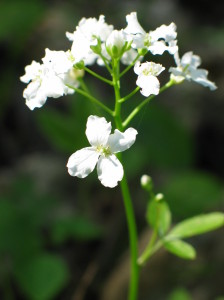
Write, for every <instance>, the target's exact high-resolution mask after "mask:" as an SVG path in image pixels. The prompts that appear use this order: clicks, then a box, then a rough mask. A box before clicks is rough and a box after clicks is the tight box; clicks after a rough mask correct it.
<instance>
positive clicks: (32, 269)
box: [15, 254, 69, 300]
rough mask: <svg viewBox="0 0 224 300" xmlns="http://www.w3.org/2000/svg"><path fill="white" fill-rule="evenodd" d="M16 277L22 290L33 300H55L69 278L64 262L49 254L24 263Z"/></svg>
mask: <svg viewBox="0 0 224 300" xmlns="http://www.w3.org/2000/svg"><path fill="white" fill-rule="evenodd" d="M15 275H16V279H17V282H18V284H19V286H20V288H21V289H22V290H23V291H24V292H25V293H26V295H27V297H28V299H31V300H48V299H55V298H54V297H55V296H56V295H57V293H58V292H59V291H60V290H61V289H62V288H63V287H64V286H65V285H66V283H67V280H68V277H69V274H68V269H67V266H66V265H65V263H64V261H63V260H61V259H60V258H59V257H56V256H53V255H49V254H42V255H40V256H37V257H34V258H32V259H31V260H28V261H27V262H23V264H21V265H20V266H19V267H17V270H16V274H15Z"/></svg>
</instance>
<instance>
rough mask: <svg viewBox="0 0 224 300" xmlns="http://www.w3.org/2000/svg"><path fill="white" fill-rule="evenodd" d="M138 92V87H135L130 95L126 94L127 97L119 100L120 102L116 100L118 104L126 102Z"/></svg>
mask: <svg viewBox="0 0 224 300" xmlns="http://www.w3.org/2000/svg"><path fill="white" fill-rule="evenodd" d="M139 90H140V87H139V86H137V87H136V88H135V89H134V90H133V91H132V92H131V93H130V94H128V95H127V96H125V97H123V98H121V99H120V100H118V102H119V103H123V102H125V101H126V100H128V99H129V98H131V97H132V96H134V95H135V94H136V93H137V92H138V91H139Z"/></svg>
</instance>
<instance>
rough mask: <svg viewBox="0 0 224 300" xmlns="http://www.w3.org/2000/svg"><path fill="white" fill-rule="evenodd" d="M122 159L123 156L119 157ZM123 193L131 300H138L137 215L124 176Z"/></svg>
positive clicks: (122, 182) (129, 296)
mask: <svg viewBox="0 0 224 300" xmlns="http://www.w3.org/2000/svg"><path fill="white" fill-rule="evenodd" d="M119 158H120V159H121V156H120V157H119ZM120 187H121V192H122V196H123V200H124V206H125V212H126V218H127V224H128V230H129V241H130V253H131V278H130V285H129V295H128V299H129V300H137V295H138V280H139V266H138V263H137V259H138V248H137V244H138V238H137V229H136V223H135V215H134V210H133V206H132V201H131V196H130V192H129V188H128V184H127V180H126V177H125V175H124V177H123V179H122V181H121V182H120Z"/></svg>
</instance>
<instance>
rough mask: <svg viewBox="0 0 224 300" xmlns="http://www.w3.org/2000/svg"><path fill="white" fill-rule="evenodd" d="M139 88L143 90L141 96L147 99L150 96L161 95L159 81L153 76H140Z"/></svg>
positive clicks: (138, 80)
mask: <svg viewBox="0 0 224 300" xmlns="http://www.w3.org/2000/svg"><path fill="white" fill-rule="evenodd" d="M136 84H137V86H139V87H140V88H142V89H141V90H140V92H141V94H142V95H143V96H145V97H148V96H149V95H152V94H153V95H158V94H159V88H160V83H159V80H158V79H157V78H156V77H155V76H152V75H148V76H144V75H139V76H138V79H137V81H136Z"/></svg>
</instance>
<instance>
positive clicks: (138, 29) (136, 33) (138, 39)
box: [124, 12, 146, 49]
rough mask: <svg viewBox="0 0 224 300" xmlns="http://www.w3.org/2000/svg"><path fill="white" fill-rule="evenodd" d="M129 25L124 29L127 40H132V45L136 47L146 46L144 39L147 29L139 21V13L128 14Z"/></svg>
mask: <svg viewBox="0 0 224 300" xmlns="http://www.w3.org/2000/svg"><path fill="white" fill-rule="evenodd" d="M126 21H127V24H128V25H127V27H126V28H125V29H124V33H125V34H126V38H127V40H128V41H129V42H130V41H132V44H131V46H132V47H133V48H134V49H140V48H143V47H144V39H145V36H146V31H145V30H144V29H143V28H142V26H141V25H140V24H139V22H138V18H137V13H136V12H132V13H130V14H129V15H127V16H126Z"/></svg>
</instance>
